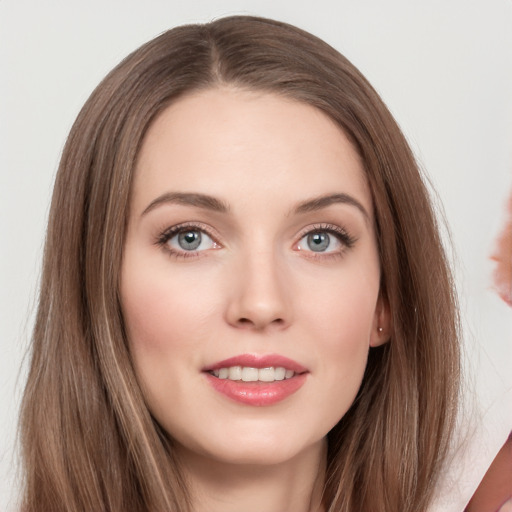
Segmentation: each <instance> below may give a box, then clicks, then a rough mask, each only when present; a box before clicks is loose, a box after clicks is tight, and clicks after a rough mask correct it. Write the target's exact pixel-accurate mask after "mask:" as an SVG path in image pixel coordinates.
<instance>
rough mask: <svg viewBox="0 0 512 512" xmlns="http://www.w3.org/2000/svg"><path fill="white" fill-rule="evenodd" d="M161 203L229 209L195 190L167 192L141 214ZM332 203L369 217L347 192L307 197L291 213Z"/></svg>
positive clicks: (367, 218) (212, 209) (316, 208)
mask: <svg viewBox="0 0 512 512" xmlns="http://www.w3.org/2000/svg"><path fill="white" fill-rule="evenodd" d="M162 204H181V205H185V206H194V207H196V208H204V209H205V210H210V211H214V212H219V213H228V212H229V210H230V209H229V205H228V204H227V203H225V202H224V201H221V200H220V199H217V198H216V197H213V196H209V195H207V194H200V193H196V192H167V193H165V194H162V195H161V196H158V197H157V198H156V199H154V200H153V201H151V203H149V205H148V206H147V207H146V209H145V210H144V211H143V212H142V215H146V214H147V213H149V212H150V211H151V210H154V209H155V208H157V207H158V206H160V205H162ZM332 204H348V205H350V206H354V207H355V208H357V209H358V210H359V211H360V212H361V213H362V214H363V216H364V217H365V219H366V220H369V219H370V216H369V214H368V212H367V211H366V209H365V207H364V206H363V205H362V204H361V203H360V202H359V201H358V200H357V199H355V198H354V197H352V196H351V195H349V194H343V193H337V194H328V195H323V196H318V197H314V198H313V199H308V200H306V201H303V202H301V203H299V204H298V205H297V206H296V207H295V208H294V209H293V213H295V214H300V213H308V212H314V211H318V210H322V209H323V208H327V207H329V206H331V205H332Z"/></svg>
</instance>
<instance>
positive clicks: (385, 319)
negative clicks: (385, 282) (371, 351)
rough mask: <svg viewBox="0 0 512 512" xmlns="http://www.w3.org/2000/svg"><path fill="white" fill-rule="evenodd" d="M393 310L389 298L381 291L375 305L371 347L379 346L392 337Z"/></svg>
mask: <svg viewBox="0 0 512 512" xmlns="http://www.w3.org/2000/svg"><path fill="white" fill-rule="evenodd" d="M391 329H392V326H391V312H390V309H389V302H388V300H387V298H386V297H385V296H384V295H383V294H382V293H381V294H380V295H379V298H378V300H377V305H376V306H375V315H374V317H373V325H372V332H371V334H370V347H378V346H380V345H383V344H384V343H387V342H388V341H389V338H390V337H391Z"/></svg>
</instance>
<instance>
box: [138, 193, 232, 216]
mask: <svg viewBox="0 0 512 512" xmlns="http://www.w3.org/2000/svg"><path fill="white" fill-rule="evenodd" d="M169 203H170V204H181V205H184V206H195V207H196V208H204V209H205V210H211V211H214V212H220V213H227V212H228V211H229V206H228V205H227V204H226V203H224V202H223V201H221V200H220V199H217V198H215V197H212V196H208V195H206V194H198V193H192V192H167V193H166V194H162V195H161V196H158V197H157V198H156V199H154V200H153V201H151V203H149V205H148V206H147V207H146V209H145V210H144V211H143V212H142V215H146V214H147V213H149V212H150V211H151V210H154V209H155V208H156V207H158V206H160V205H162V204H169Z"/></svg>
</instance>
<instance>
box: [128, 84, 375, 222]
mask: <svg viewBox="0 0 512 512" xmlns="http://www.w3.org/2000/svg"><path fill="white" fill-rule="evenodd" d="M175 190H177V191H194V192H200V193H205V194H210V195H215V196H219V197H221V198H222V197H224V196H225V195H231V196H232V197H230V198H229V197H228V198H227V199H228V201H230V200H231V199H236V198H244V197H246V198H247V197H252V196H255V195H257V194H261V195H262V196H264V197H263V199H264V201H265V203H269V202H271V201H272V200H273V199H276V200H279V201H281V202H282V201H284V200H286V199H287V198H289V199H290V200H291V199H292V196H300V197H299V198H297V199H303V198H305V197H313V196H317V195H322V194H325V193H328V192H333V191H334V192H340V193H348V194H353V195H355V196H357V198H358V200H359V201H360V202H361V203H363V205H364V206H365V208H367V210H368V211H369V212H371V211H372V204H371V203H372V201H371V196H370V192H369V189H368V185H367V180H366V176H365V173H364V170H363V165H362V162H361V159H360V156H359V154H358V153H357V151H356V150H355V149H354V147H353V145H352V143H351V142H350V141H349V139H348V138H347V136H346V135H345V133H344V132H343V131H342V130H341V128H340V127H339V126H338V125H336V124H335V123H334V121H332V120H331V119H330V118H329V117H328V116H327V115H326V114H325V113H323V112H321V111H320V110H318V109H316V108H314V107H312V106H310V105H308V104H305V103H302V102H298V101H295V100H292V99H288V98H284V97H281V96H278V95H276V94H271V93H261V92H254V91H248V90H241V89H235V88H215V89H208V90H205V91H200V92H196V93H194V94H191V95H188V96H186V97H184V98H181V99H179V100H178V101H176V102H175V103H173V104H172V105H171V106H169V107H168V108H167V109H166V110H164V111H163V112H162V113H161V114H160V115H159V116H158V117H157V119H156V120H155V121H154V122H153V124H152V125H151V126H150V128H149V130H148V132H147V134H146V137H145V140H144V142H143V145H142V148H141V152H140V155H139V159H138V164H137V169H136V175H135V181H134V202H136V203H137V202H139V201H142V202H147V201H151V199H152V196H153V198H154V196H156V195H158V194H161V193H162V192H172V191H175ZM260 199H262V198H261V197H260ZM136 207H137V206H136ZM139 207H143V205H142V204H141V205H140V206H139Z"/></svg>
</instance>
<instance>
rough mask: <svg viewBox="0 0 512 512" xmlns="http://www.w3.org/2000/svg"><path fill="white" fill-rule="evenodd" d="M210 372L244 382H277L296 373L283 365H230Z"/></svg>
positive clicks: (226, 378)
mask: <svg viewBox="0 0 512 512" xmlns="http://www.w3.org/2000/svg"><path fill="white" fill-rule="evenodd" d="M208 373H210V375H213V376H214V377H217V378H218V379H224V380H231V381H235V382H236V381H242V382H267V383H268V382H275V381H282V380H287V379H291V378H292V377H294V376H295V375H296V373H295V372H294V371H293V370H288V369H286V368H284V367H282V366H277V367H274V366H270V367H267V368H252V367H250V366H230V367H227V368H218V369H215V370H211V371H209V372H208Z"/></svg>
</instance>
